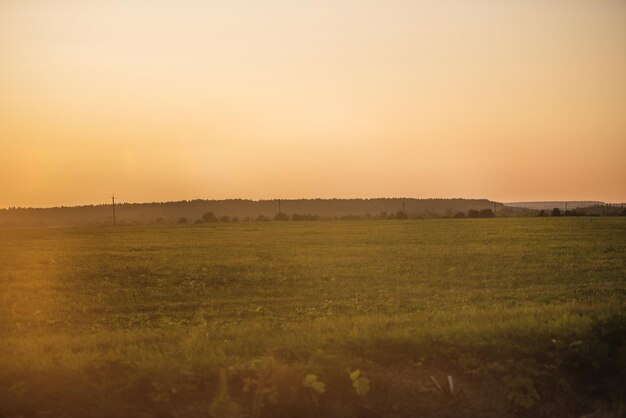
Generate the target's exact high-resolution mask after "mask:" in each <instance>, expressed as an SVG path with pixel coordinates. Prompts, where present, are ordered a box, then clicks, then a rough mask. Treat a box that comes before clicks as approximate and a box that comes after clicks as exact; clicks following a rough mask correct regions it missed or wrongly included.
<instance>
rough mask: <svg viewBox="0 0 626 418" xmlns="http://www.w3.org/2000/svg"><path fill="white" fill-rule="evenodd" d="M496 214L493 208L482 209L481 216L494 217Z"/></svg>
mask: <svg viewBox="0 0 626 418" xmlns="http://www.w3.org/2000/svg"><path fill="white" fill-rule="evenodd" d="M495 216H496V214H495V213H493V211H492V210H491V209H483V210H481V211H480V217H481V218H493V217H495Z"/></svg>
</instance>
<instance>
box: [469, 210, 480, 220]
mask: <svg viewBox="0 0 626 418" xmlns="http://www.w3.org/2000/svg"><path fill="white" fill-rule="evenodd" d="M467 217H468V218H480V212H479V211H477V210H476V209H470V210H468V211H467Z"/></svg>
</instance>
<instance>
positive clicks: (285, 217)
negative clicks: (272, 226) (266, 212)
mask: <svg viewBox="0 0 626 418" xmlns="http://www.w3.org/2000/svg"><path fill="white" fill-rule="evenodd" d="M274 220H275V221H288V220H289V215H287V214H285V213H282V212H278V213H277V214H276V216H274Z"/></svg>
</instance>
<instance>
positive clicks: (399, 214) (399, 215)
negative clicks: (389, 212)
mask: <svg viewBox="0 0 626 418" xmlns="http://www.w3.org/2000/svg"><path fill="white" fill-rule="evenodd" d="M396 219H409V217H408V216H406V212H403V211H401V210H399V211H397V212H396Z"/></svg>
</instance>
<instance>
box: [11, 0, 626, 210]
mask: <svg viewBox="0 0 626 418" xmlns="http://www.w3.org/2000/svg"><path fill="white" fill-rule="evenodd" d="M625 183H626V2H625V1H623V0H560V1H559V0H508V1H507V0H491V1H481V0H473V1H465V0H456V1H446V0H436V1H435V0H431V1H416V0H415V1H401V0H389V1H382V0H378V1H373V0H332V1H331V0H329V1H324V0H315V1H313V0H311V1H299V0H289V1H287V0H264V1H259V0H249V1H244V0H228V1H208V0H207V1H200V0H198V1H180V0H179V1H155V0H134V1H133V0H126V1H118V2H116V1H110V0H107V1H97V0H91V1H87V0H77V1H67V0H54V1H45V0H0V207H6V206H22V205H29V206H31V205H32V206H49V205H56V204H79V203H98V202H105V201H107V199H108V198H109V196H110V194H111V193H115V194H116V195H117V196H118V197H119V199H120V200H122V201H155V200H178V199H193V198H215V199H219V198H230V197H241V198H253V199H259V198H274V197H284V198H296V197H379V196H380V197H382V196H389V197H394V196H408V197H468V198H470V197H477V198H478V197H486V198H491V199H495V200H499V201H511V200H558V199H598V200H606V201H626V186H625Z"/></svg>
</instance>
